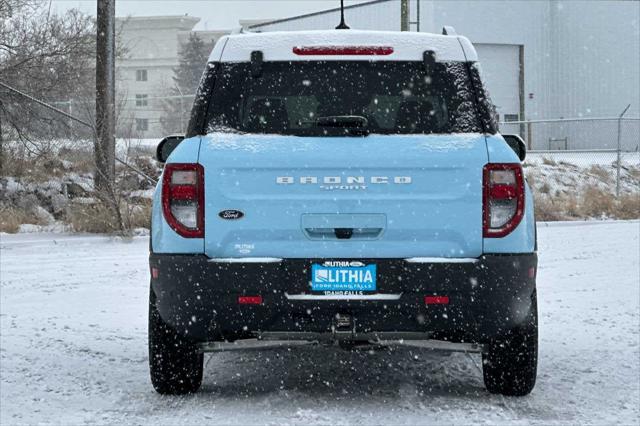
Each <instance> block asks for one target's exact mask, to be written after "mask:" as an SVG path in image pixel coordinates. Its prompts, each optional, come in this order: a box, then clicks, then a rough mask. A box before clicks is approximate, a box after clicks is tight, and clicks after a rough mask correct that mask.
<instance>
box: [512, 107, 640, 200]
mask: <svg viewBox="0 0 640 426" xmlns="http://www.w3.org/2000/svg"><path fill="white" fill-rule="evenodd" d="M500 132H501V133H503V134H509V133H511V134H519V135H520V136H521V137H522V138H523V139H524V140H525V141H526V143H527V148H528V152H527V161H526V162H527V163H529V164H531V165H533V164H546V165H554V164H566V165H567V166H570V167H573V168H574V169H576V170H577V171H578V173H579V171H580V170H590V171H594V170H596V171H597V170H600V169H601V170H605V171H610V173H611V179H613V180H615V191H616V194H619V193H620V192H621V191H623V192H637V191H640V188H638V187H637V185H638V184H637V182H635V181H634V180H628V179H625V177H626V176H627V175H629V170H631V175H632V176H633V175H635V173H637V172H636V171H639V170H640V118H620V117H610V118H609V117H608V118H574V119H557V120H529V121H511V122H502V123H500Z"/></svg>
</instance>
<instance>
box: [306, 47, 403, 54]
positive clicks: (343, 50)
mask: <svg viewBox="0 0 640 426" xmlns="http://www.w3.org/2000/svg"><path fill="white" fill-rule="evenodd" d="M293 53H295V54H296V55H299V56H387V55H391V54H392V53H393V47H391V46H303V47H299V46H296V47H294V48H293Z"/></svg>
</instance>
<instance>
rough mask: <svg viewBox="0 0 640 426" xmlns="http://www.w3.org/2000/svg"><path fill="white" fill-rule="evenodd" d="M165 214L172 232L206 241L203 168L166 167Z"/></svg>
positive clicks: (180, 165)
mask: <svg viewBox="0 0 640 426" xmlns="http://www.w3.org/2000/svg"><path fill="white" fill-rule="evenodd" d="M162 211H163V213H164V218H165V220H166V221H167V223H168V224H169V226H170V227H171V229H173V230H174V231H176V232H177V233H178V234H179V235H181V236H183V237H185V238H203V237H204V169H203V168H202V166H201V165H200V164H174V163H169V164H166V165H165V166H164V173H163V177H162Z"/></svg>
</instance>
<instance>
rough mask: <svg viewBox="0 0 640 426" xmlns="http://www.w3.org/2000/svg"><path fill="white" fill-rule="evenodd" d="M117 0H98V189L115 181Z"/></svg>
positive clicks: (95, 152)
mask: <svg viewBox="0 0 640 426" xmlns="http://www.w3.org/2000/svg"><path fill="white" fill-rule="evenodd" d="M115 1H116V0H98V10H97V37H96V133H97V137H96V140H95V142H94V155H95V160H96V174H95V176H94V181H95V186H96V188H101V189H107V188H112V187H113V184H114V182H115V174H116V171H115V154H116V139H115V133H116V127H115V14H116V13H115V12H116V4H115Z"/></svg>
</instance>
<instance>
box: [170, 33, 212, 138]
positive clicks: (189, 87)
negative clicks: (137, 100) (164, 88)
mask: <svg viewBox="0 0 640 426" xmlns="http://www.w3.org/2000/svg"><path fill="white" fill-rule="evenodd" d="M210 50H211V46H209V45H207V44H206V43H205V42H204V41H203V40H202V39H201V38H200V37H199V36H198V35H197V34H196V33H190V34H189V38H188V39H187V41H186V42H185V43H183V44H182V45H181V46H180V51H179V52H178V66H177V67H175V68H174V69H173V82H174V87H172V88H171V89H170V90H169V96H171V98H170V99H167V100H165V101H164V102H163V109H164V113H163V116H162V118H161V122H162V127H163V130H164V131H165V132H166V133H167V134H170V133H183V132H184V131H185V130H186V126H187V124H188V122H189V115H190V112H191V106H192V105H193V100H194V94H195V92H196V89H197V88H198V83H199V82H200V77H201V76H202V71H203V70H204V67H205V64H206V63H207V57H208V56H209V51H210Z"/></svg>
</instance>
